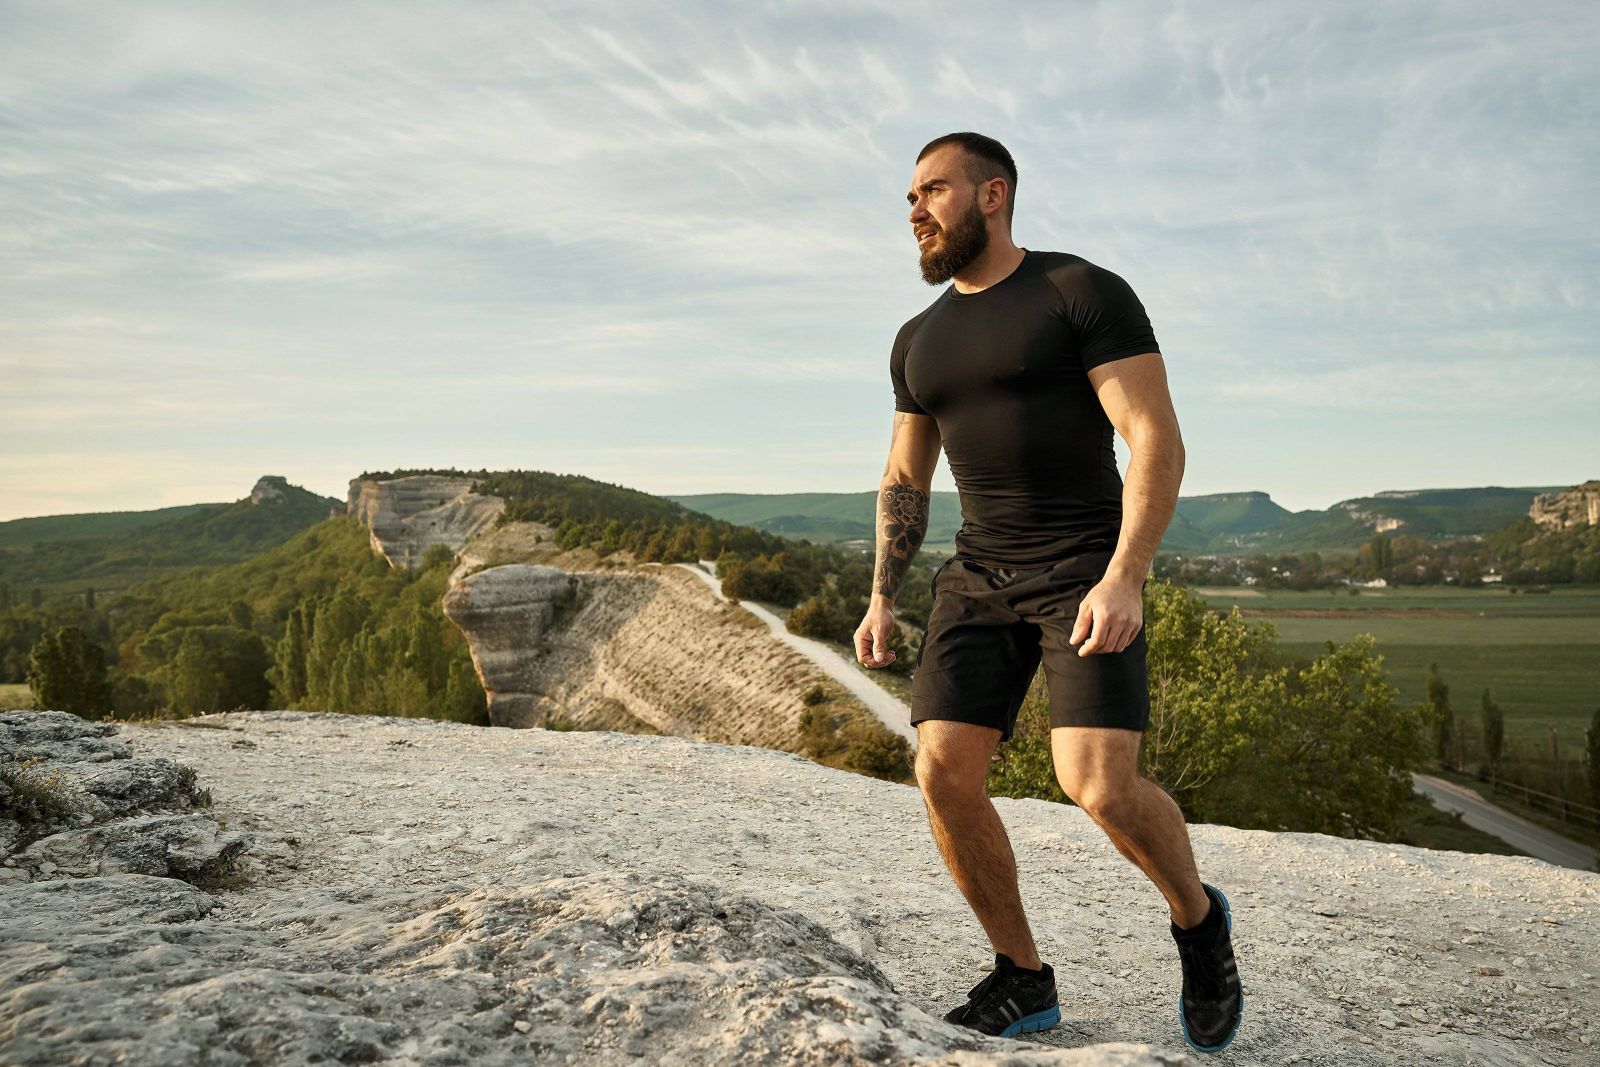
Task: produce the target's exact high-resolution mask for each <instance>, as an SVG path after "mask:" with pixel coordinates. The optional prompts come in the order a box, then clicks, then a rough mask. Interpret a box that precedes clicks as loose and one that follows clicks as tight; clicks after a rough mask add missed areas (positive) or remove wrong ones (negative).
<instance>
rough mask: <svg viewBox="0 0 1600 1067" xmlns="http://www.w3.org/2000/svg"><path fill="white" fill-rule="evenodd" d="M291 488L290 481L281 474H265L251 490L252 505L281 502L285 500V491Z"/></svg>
mask: <svg viewBox="0 0 1600 1067" xmlns="http://www.w3.org/2000/svg"><path fill="white" fill-rule="evenodd" d="M287 488H289V479H287V478H285V477H284V476H283V475H281V474H264V475H262V476H261V477H260V478H259V479H257V481H256V484H255V487H254V488H252V489H251V490H250V503H251V504H256V505H259V504H264V503H266V502H267V501H281V500H283V499H284V498H285V495H286V494H285V493H284V490H285V489H287Z"/></svg>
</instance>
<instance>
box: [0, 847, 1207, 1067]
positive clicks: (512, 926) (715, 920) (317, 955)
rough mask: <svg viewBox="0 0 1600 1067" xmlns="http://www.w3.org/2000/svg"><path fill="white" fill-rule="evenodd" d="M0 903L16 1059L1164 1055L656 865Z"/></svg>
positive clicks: (1130, 1061) (1126, 1060) (974, 1059)
mask: <svg viewBox="0 0 1600 1067" xmlns="http://www.w3.org/2000/svg"><path fill="white" fill-rule="evenodd" d="M6 904H7V907H6V908H5V909H4V910H3V911H0V973H4V974H5V975H8V976H15V977H9V978H8V979H7V980H6V982H5V986H8V987H9V989H8V990H7V992H9V994H10V995H11V998H12V999H11V1001H10V1003H11V1005H12V1007H13V1010H14V1013H13V1025H12V1026H10V1027H8V1028H7V1031H6V1032H5V1034H4V1035H3V1036H0V1055H3V1057H4V1060H5V1062H6V1063H7V1064H11V1065H15V1067H33V1065H40V1067H43V1065H45V1064H57V1063H66V1062H90V1061H91V1060H92V1061H93V1062H107V1063H109V1062H116V1063H119V1064H125V1065H129V1067H138V1065H150V1067H171V1065H177V1064H201V1063H207V1064H209V1063H239V1064H249V1063H273V1064H283V1065H300V1064H315V1063H373V1062H384V1063H400V1062H428V1063H447V1062H448V1063H472V1064H477V1065H482V1067H496V1065H501V1064H504V1065H508V1067H509V1065H512V1064H516V1065H521V1064H527V1063H552V1064H556V1063H560V1064H567V1063H570V1064H579V1063H582V1064H601V1065H603V1064H623V1063H626V1064H635V1063H641V1062H642V1063H664V1064H683V1065H690V1064H695V1065H699V1064H730V1063H749V1064H757V1063H785V1064H816V1065H819V1067H820V1065H823V1064H827V1065H833V1064H839V1063H863V1064H864V1063H873V1064H910V1063H914V1062H915V1063H928V1062H938V1063H948V1064H952V1065H954V1064H963V1063H970V1064H977V1063H984V1064H997V1065H1004V1064H1011V1065H1017V1067H1021V1065H1034V1064H1038V1065H1043V1064H1063V1065H1068V1064H1075V1065H1079V1067H1090V1065H1097V1067H1136V1065H1144V1067H1154V1065H1175V1064H1177V1063H1179V1062H1181V1060H1180V1058H1179V1057H1178V1056H1176V1055H1172V1054H1163V1053H1158V1052H1156V1051H1155V1050H1153V1049H1150V1048H1149V1047H1147V1046H1137V1045H1102V1046H1098V1047H1096V1048H1093V1049H1082V1050H1052V1049H1044V1048H1039V1049H1030V1048H1028V1047H1027V1046H1024V1045H1021V1044H1020V1043H1018V1042H1011V1041H1000V1040H996V1039H992V1038H984V1037H982V1036H980V1035H977V1034H974V1033H973V1032H972V1031H969V1030H962V1029H960V1028H958V1027H954V1026H951V1025H949V1024H946V1023H944V1022H942V1021H939V1020H936V1019H933V1018H931V1017H930V1016H928V1015H927V1014H926V1013H924V1012H922V1011H920V1010H918V1009H917V1008H915V1007H914V1006H912V1005H911V1004H910V1003H909V1002H907V1001H906V1000H905V999H904V998H903V997H901V996H899V995H898V994H897V993H896V991H895V990H894V988H893V987H892V985H891V984H890V982H889V980H888V979H887V978H886V977H885V976H884V975H883V973H882V972H881V971H880V970H879V969H878V968H877V967H876V966H874V965H873V964H872V963H870V962H868V961H866V960H864V959H862V958H861V957H860V956H858V955H856V954H855V953H853V952H851V951H850V950H849V949H847V948H845V947H844V946H842V945H840V944H839V943H838V942H837V941H836V940H835V939H834V938H833V937H832V936H830V934H829V933H828V931H827V929H826V928H824V927H822V926H820V925H818V924H817V923H815V922H813V921H811V920H810V919H808V918H806V917H805V916H804V915H801V914H799V913H798V912H794V911H790V910H786V909H780V908H775V907H773V906H771V905H769V904H765V903H763V902H761V901H759V900H756V899H753V898H750V897H743V896H736V895H730V894H726V893H723V892H721V891H718V890H716V889H714V888H712V887H710V886H707V885H704V884H700V883H695V882H691V881H689V880H686V879H683V878H681V877H678V876H673V875H662V876H659V877H654V878H648V879H647V878H643V877H640V876H638V875H632V874H591V875H581V876H575V877H560V878H551V879H545V880H541V881H537V882H534V883H532V884H526V885H514V886H495V887H478V888H472V887H468V886H456V887H447V888H444V889H439V890H428V891H417V890H409V889H395V888H391V887H359V888H356V887H350V888H332V887H329V888H320V889H314V890H311V891H309V892H305V893H296V894H294V895H292V896H289V897H283V898H280V899H278V900H276V901H275V902H272V903H269V904H267V905H265V906H263V907H260V908H259V909H258V910H256V911H255V912H254V913H253V914H249V915H230V912H231V911H232V909H228V908H224V907H222V901H221V900H220V899H219V898H217V897H214V896H211V895H209V894H206V893H202V892H200V891H198V890H195V889H193V888H191V887H188V886H184V885H182V884H181V883H175V882H171V881H166V880H160V879H151V878H144V877H140V876H138V875H121V876H113V877H106V878H96V879H91V880H88V881H83V882H47V883H36V884H33V885H30V886H25V887H20V888H16V889H12V890H9V891H6ZM30 964H31V966H28V965H30ZM224 1020H225V1025H224V1026H223V1027H222V1028H221V1029H219V1025H218V1024H219V1022H222V1021H224Z"/></svg>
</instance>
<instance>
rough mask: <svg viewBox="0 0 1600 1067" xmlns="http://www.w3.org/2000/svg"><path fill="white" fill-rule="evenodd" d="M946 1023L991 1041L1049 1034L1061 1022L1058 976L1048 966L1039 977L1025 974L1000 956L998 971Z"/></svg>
mask: <svg viewBox="0 0 1600 1067" xmlns="http://www.w3.org/2000/svg"><path fill="white" fill-rule="evenodd" d="M944 1021H945V1022H947V1023H955V1024H956V1025H957V1026H965V1027H967V1028H968V1029H969V1030H976V1031H978V1032H979V1033H982V1034H988V1035H989V1036H991V1037H1012V1036H1014V1035H1016V1034H1031V1033H1035V1032H1037V1031H1039V1030H1048V1029H1050V1028H1051V1027H1052V1026H1055V1025H1056V1024H1057V1023H1059V1022H1060V1021H1061V1006H1060V1004H1059V1003H1057V1001H1056V972H1055V970H1054V969H1053V968H1052V967H1051V966H1050V965H1049V964H1048V963H1046V964H1044V966H1043V968H1042V969H1041V970H1040V971H1039V973H1034V972H1033V971H1024V970H1022V969H1020V968H1019V967H1018V966H1017V965H1016V963H1014V962H1013V961H1012V959H1011V957H1010V956H1007V955H1006V954H1005V953H1004V952H997V953H995V957H994V970H992V971H990V972H989V975H988V977H986V978H985V979H984V980H983V981H981V982H979V983H978V984H977V985H975V986H973V987H972V988H971V989H970V990H969V991H968V992H967V1002H966V1003H965V1004H962V1005H961V1006H960V1007H957V1008H953V1009H951V1010H950V1012H949V1014H947V1015H946V1016H945V1017H944Z"/></svg>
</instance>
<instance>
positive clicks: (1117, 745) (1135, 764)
mask: <svg viewBox="0 0 1600 1067" xmlns="http://www.w3.org/2000/svg"><path fill="white" fill-rule="evenodd" d="M1143 739H1144V733H1143V732H1142V731H1139V730H1128V729H1124V728H1121V727H1114V726H1056V727H1053V728H1051V730H1050V755H1051V758H1052V759H1053V760H1054V761H1055V767H1056V778H1057V779H1058V780H1059V781H1060V782H1061V787H1062V788H1063V789H1065V790H1066V791H1067V795H1068V796H1072V795H1073V793H1074V792H1079V791H1082V790H1083V789H1085V788H1087V787H1088V786H1090V785H1100V786H1105V787H1115V786H1117V785H1119V784H1122V783H1126V782H1128V781H1130V780H1132V779H1134V778H1137V777H1138V776H1139V744H1140V742H1141V741H1143Z"/></svg>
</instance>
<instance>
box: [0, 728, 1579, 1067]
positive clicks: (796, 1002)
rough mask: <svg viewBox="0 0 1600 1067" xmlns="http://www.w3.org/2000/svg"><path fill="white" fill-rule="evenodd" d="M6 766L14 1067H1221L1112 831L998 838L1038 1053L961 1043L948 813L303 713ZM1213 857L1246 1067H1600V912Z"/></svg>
mask: <svg viewBox="0 0 1600 1067" xmlns="http://www.w3.org/2000/svg"><path fill="white" fill-rule="evenodd" d="M112 729H115V733H110V732H109V731H110V730H112ZM30 755H34V756H41V757H42V758H40V759H38V760H37V761H36V762H34V763H33V764H32V765H30V766H28V767H27V768H26V770H19V767H20V764H19V762H18V761H19V760H23V759H27V758H28V757H29V756H30ZM0 767H5V768H9V769H10V773H8V776H7V777H6V779H5V780H4V781H5V782H7V783H16V782H18V781H21V782H22V792H21V793H19V792H17V791H15V790H10V789H9V786H8V787H7V790H0V816H4V815H12V816H14V815H16V814H18V813H19V812H23V813H24V814H27V815H28V819H29V821H28V822H27V823H26V824H24V823H21V822H15V821H13V822H7V821H5V819H4V818H3V817H0V854H3V859H0V1063H5V1064H7V1065H13V1064H14V1065H17V1067H24V1065H33V1064H67V1063H72V1064H101V1063H105V1064H110V1063H120V1064H151V1065H155V1064H161V1065H175V1064H207V1065H209V1064H218V1065H221V1064H241V1065H243V1064H257V1063H260V1064H267V1063H273V1064H312V1063H321V1064H328V1063H353V1062H360V1063H384V1064H420V1063H430V1064H432V1063H437V1064H448V1063H468V1062H470V1063H472V1064H474V1065H478V1064H485V1065H491V1064H501V1063H504V1064H512V1063H517V1064H526V1063H574V1064H577V1063H584V1064H589V1063H598V1064H610V1063H639V1062H644V1063H673V1064H707V1063H750V1064H757V1063H760V1064H767V1063H801V1064H841V1063H849V1064H855V1063H859V1064H867V1063H872V1064H880V1063H889V1064H900V1063H908V1064H909V1063H919V1064H949V1065H967V1064H1012V1065H1034V1064H1082V1065H1088V1064H1118V1065H1121V1064H1129V1065H1132V1064H1176V1063H1180V1062H1184V1060H1185V1058H1186V1057H1185V1055H1184V1053H1183V1045H1182V1041H1181V1039H1180V1037H1179V1034H1178V1028H1177V1019H1176V1000H1177V990H1178V984H1179V974H1178V966H1177V956H1176V952H1175V950H1174V948H1173V945H1172V943H1171V940H1170V938H1169V937H1168V935H1167V932H1166V916H1165V909H1164V907H1163V906H1162V904H1161V901H1160V899H1159V897H1158V895H1157V894H1156V892H1155V890H1154V889H1153V888H1152V887H1150V886H1149V884H1148V883H1147V882H1145V881H1144V879H1143V877H1142V876H1141V875H1140V874H1139V873H1138V872H1137V871H1136V870H1134V869H1133V868H1132V867H1130V866H1129V865H1128V864H1127V863H1126V861H1124V860H1123V859H1122V857H1121V856H1120V855H1119V854H1117V853H1116V851H1115V850H1114V849H1113V848H1112V847H1111V846H1110V844H1109V843H1108V842H1107V841H1106V840H1105V839H1104V836H1103V835H1102V834H1101V833H1100V831H1099V830H1098V829H1097V828H1096V827H1095V826H1094V825H1093V824H1092V823H1090V822H1089V821H1088V819H1087V818H1086V817H1085V816H1084V815H1083V813H1082V812H1081V811H1079V810H1078V809H1076V808H1071V807H1066V806H1059V805H1054V804H1049V803H1045V802H1043V801H1016V800H1007V799H1001V800H997V801H996V804H997V806H998V808H999V810H1000V812H1001V815H1002V817H1003V818H1004V819H1005V820H1006V823H1007V825H1008V827H1009V828H1010V832H1011V836H1012V841H1013V844H1014V846H1015V848H1016V852H1017V858H1018V863H1019V866H1020V868H1021V870H1022V876H1023V892H1024V900H1025V904H1026V905H1027V908H1028V911H1029V915H1030V917H1031V919H1032V921H1033V924H1034V928H1035V932H1036V935H1037V937H1038V940H1039V942H1040V946H1041V950H1042V952H1043V954H1044V957H1045V959H1047V960H1048V961H1050V962H1051V963H1053V964H1054V965H1055V967H1056V970H1057V974H1058V979H1059V981H1060V983H1061V991H1062V1011H1063V1025H1062V1026H1060V1027H1058V1028H1057V1029H1055V1030H1052V1031H1048V1032H1046V1033H1043V1034H1039V1035H1032V1036H1030V1037H1028V1038H1026V1039H1022V1040H999V1039H989V1038H982V1037H979V1036H977V1035H974V1034H972V1033H971V1032H970V1031H965V1030H961V1029H958V1028H954V1027H950V1026H948V1025H946V1024H944V1023H943V1022H941V1021H940V1020H939V1016H940V1015H941V1014H942V1013H943V1012H944V1011H945V1010H946V1009H947V1008H948V1007H950V1006H951V1005H952V1004H954V1003H956V1002H958V1001H959V1000H960V999H961V998H962V995H963V993H964V992H965V990H966V989H967V988H969V987H970V986H971V985H972V984H973V983H974V982H976V981H977V979H978V978H980V977H981V976H982V973H983V968H984V967H986V966H987V965H988V963H989V961H990V960H991V959H992V954H991V952H990V950H989V948H988V946H987V943H986V942H985V940H984V938H983V934H982V931H981V930H980V928H979V927H978V925H977V923H976V920H975V919H973V917H972V915H971V913H970V911H969V910H968V909H967V906H966V904H965V902H964V901H963V900H962V899H961V897H960V894H959V893H958V892H957V891H956V889H955V887H954V885H953V884H952V883H951V882H950V880H949V877H948V875H947V873H946V872H945V870H944V867H943V864H942V863H941V861H940V858H939V855H938V852H937V850H936V849H935V848H934V845H933V842H932V840H931V838H930V837H929V834H928V831H927V825H926V821H925V815H924V813H923V810H922V804H921V799H920V797H919V796H918V794H917V791H916V790H915V789H914V788H911V787H907V786H900V785H894V784H890V783H886V782H882V781H878V780H875V779H871V778H865V777H860V776H856V775H852V774H849V773H847V772H842V771H835V770H830V769H827V768H824V767H820V766H817V765H815V764H812V763H810V762H808V761H806V760H804V759H801V758H799V757H796V756H792V755H789V754H786V753H782V752H777V751H771V750H766V749H757V748H748V747H741V746H731V745H717V744H710V743H704V742H696V741H689V740H685V739H682V738H677V737H645V736H633V735H628V734H619V733H569V732H549V731H543V730H509V729H500V728H491V729H484V728H474V727H466V726H459V725H455V724H449V723H441V722H433V721H428V720H404V719H390V718H358V717H352V716H341V715H329V714H317V713H298V712H248V713H235V714H230V715H223V716H210V717H207V718H204V719H197V720H189V721H187V722H183V723H167V724H145V725H122V726H120V728H112V727H107V726H106V725H104V724H91V723H81V722H75V721H71V720H70V717H67V716H63V715H61V714H60V713H36V712H13V713H7V714H5V715H0ZM185 767H188V768H193V769H194V770H195V771H197V772H198V780H197V781H196V779H195V778H194V777H193V776H191V775H189V774H187V773H186V772H185V771H184V770H183V768H185ZM18 774H21V775H22V778H21V779H19V778H18ZM41 780H49V781H52V782H54V783H56V784H55V785H54V786H53V787H51V789H47V790H45V791H44V792H43V793H41V792H40V791H39V789H38V783H39V781H41ZM163 783H164V784H163ZM207 792H209V797H208V796H207ZM41 797H44V798H45V799H40V798H41ZM49 797H55V798H56V799H55V800H51V799H49ZM61 797H68V798H76V801H75V802H74V803H73V804H71V805H66V806H62V805H61V804H58V803H57V801H59V799H60V798H61ZM207 799H210V800H211V801H212V803H210V804H209V805H207V804H206V800H207ZM24 809H25V811H24ZM150 820H155V821H153V822H152V821H150ZM174 827H177V829H173V828H174ZM1193 834H1194V839H1195V845H1196V851H1197V854H1198V856H1199V859H1200V862H1201V867H1202V871H1203V873H1204V874H1205V875H1206V877H1207V878H1208V880H1210V881H1213V882H1215V883H1217V884H1218V885H1220V886H1222V887H1223V889H1224V890H1226V891H1227V892H1228V894H1229V896H1230V898H1231V899H1232V901H1233V906H1234V915H1235V943H1236V947H1237V950H1238V954H1239V960H1240V970H1241V974H1242V976H1243V979H1244V982H1245V987H1246V992H1247V997H1248V1002H1247V1010H1246V1019H1245V1023H1244V1026H1243V1027H1242V1029H1241V1032H1240V1035H1239V1038H1238V1040H1237V1041H1236V1042H1235V1044H1234V1046H1233V1048H1231V1049H1230V1050H1229V1051H1228V1052H1227V1053H1224V1054H1223V1055H1222V1056H1219V1057H1216V1059H1217V1060H1218V1061H1219V1062H1228V1063H1239V1064H1274V1065H1277V1064H1295V1063H1305V1064H1334V1063H1338V1064H1346V1063H1353V1064H1367V1063H1371V1064H1378V1063H1384V1064H1388V1063H1442V1064H1443V1063H1448V1064H1539V1063H1548V1064H1595V1063H1600V980H1597V978H1596V970H1597V968H1600V953H1597V951H1596V949H1597V945H1600V909H1597V905H1600V875H1596V874H1586V873H1582V872H1578V871H1571V870H1563V869H1559V868H1554V867H1550V866H1548V865H1546V864H1543V863H1541V862H1539V861H1537V860H1532V859H1525V858H1506V857H1495V856H1477V855H1467V854H1463V853H1454V852H1428V851H1425V850H1421V849H1415V848H1409V847H1406V846H1395V845H1379V844H1372V843H1366V842H1355V841H1345V840H1341V839H1337V838H1329V837H1323V836H1320V835H1309V834H1276V835H1275V834H1268V833H1259V832H1250V831H1241V830H1233V829H1228V828H1223V827H1211V826H1196V827H1194V828H1193ZM62 835H66V836H65V837H63V836H62ZM71 835H77V836H75V837H74V836H71ZM30 838H37V839H36V840H31V842H30V840H29V839H30Z"/></svg>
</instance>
